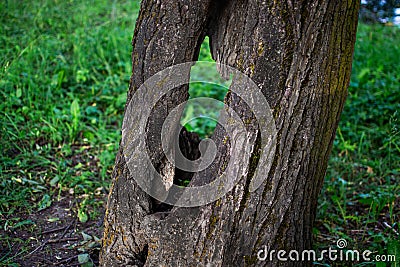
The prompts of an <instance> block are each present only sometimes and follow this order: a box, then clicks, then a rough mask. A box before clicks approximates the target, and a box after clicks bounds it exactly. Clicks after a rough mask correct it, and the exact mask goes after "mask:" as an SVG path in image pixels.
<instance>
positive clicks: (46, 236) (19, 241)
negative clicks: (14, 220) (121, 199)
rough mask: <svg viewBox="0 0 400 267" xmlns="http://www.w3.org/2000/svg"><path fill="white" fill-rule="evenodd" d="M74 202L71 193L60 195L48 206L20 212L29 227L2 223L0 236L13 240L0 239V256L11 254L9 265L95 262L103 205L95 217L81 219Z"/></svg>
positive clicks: (58, 264) (75, 264) (95, 264)
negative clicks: (3, 224)
mask: <svg viewBox="0 0 400 267" xmlns="http://www.w3.org/2000/svg"><path fill="white" fill-rule="evenodd" d="M73 203H74V199H73V197H72V196H65V197H61V198H60V200H59V201H57V202H53V204H52V205H51V206H50V207H48V208H47V209H44V210H42V211H39V212H34V213H32V214H30V215H21V216H20V217H22V218H23V219H24V220H25V221H28V222H29V224H30V225H29V226H28V227H18V228H17V229H16V230H13V228H12V227H10V228H7V227H2V228H1V229H0V236H8V240H13V243H12V244H10V243H8V244H7V243H6V244H5V242H0V258H12V262H13V263H14V264H11V263H10V264H11V265H9V266H35V267H36V266H97V265H98V260H99V251H100V239H101V234H102V229H103V228H102V224H103V214H104V208H103V209H102V210H101V211H100V214H101V215H100V216H99V218H98V219H96V220H95V221H93V220H89V221H88V222H86V223H81V222H79V220H78V219H77V218H78V216H77V215H76V213H75V212H74V208H73ZM1 219H2V220H4V219H6V218H1ZM21 229H22V230H21ZM0 265H1V264H0Z"/></svg>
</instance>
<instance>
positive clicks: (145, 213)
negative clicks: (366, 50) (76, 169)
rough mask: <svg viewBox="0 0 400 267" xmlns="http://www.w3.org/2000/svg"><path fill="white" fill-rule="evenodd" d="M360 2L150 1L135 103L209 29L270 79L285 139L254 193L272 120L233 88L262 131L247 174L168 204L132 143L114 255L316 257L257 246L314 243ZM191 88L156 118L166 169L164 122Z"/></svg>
mask: <svg viewBox="0 0 400 267" xmlns="http://www.w3.org/2000/svg"><path fill="white" fill-rule="evenodd" d="M358 8H359V1H357V0H343V1H336V0H335V1H327V0H315V1H290V0H287V1H244V0H232V1H211V0H199V1H194V0H185V1H178V0H159V1H149V0H144V1H142V3H141V10H140V14H139V18H138V20H137V23H136V29H135V33H134V38H133V53H132V62H133V73H132V78H131V83H130V89H129V92H128V102H129V100H130V99H131V97H132V96H133V94H134V93H135V91H136V90H137V89H138V88H139V87H140V85H141V84H142V83H143V82H144V81H145V80H146V79H147V78H149V77H151V76H152V75H154V74H155V73H157V72H158V71H161V70H163V69H164V68H166V67H169V66H172V65H174V64H178V63H183V62H189V61H193V60H196V59H197V56H198V52H199V47H200V44H201V43H202V41H203V39H204V37H205V36H206V35H208V36H209V37H210V43H211V51H212V55H213V58H214V59H215V60H216V61H217V62H220V63H224V64H227V65H229V66H232V67H235V68H237V69H239V70H240V71H242V72H243V73H245V74H246V75H247V76H248V77H250V78H251V79H252V80H253V81H255V83H256V84H257V85H258V87H259V88H261V91H262V93H263V95H264V96H265V98H266V99H267V101H268V103H269V105H270V107H271V108H272V109H273V115H274V118H275V124H276V128H277V133H278V136H277V146H276V152H275V157H274V160H273V164H272V168H271V170H270V171H269V173H268V175H267V177H266V179H265V180H264V183H263V184H262V186H261V187H260V188H258V190H256V191H254V192H251V193H250V191H249V183H250V180H251V178H252V176H253V175H254V171H255V170H254V169H255V166H256V165H257V162H258V159H259V151H260V149H261V148H260V131H259V130H260V129H259V128H258V127H257V122H256V119H255V117H254V114H253V113H252V111H251V110H250V109H249V107H248V106H247V105H246V104H245V103H244V102H243V101H242V100H241V99H240V98H239V97H237V96H236V95H235V94H234V93H228V95H227V96H226V98H225V102H226V103H227V104H229V106H230V107H232V108H233V109H234V110H235V111H236V112H237V113H238V114H240V116H241V118H242V120H245V121H246V128H247V130H248V131H249V133H250V134H249V135H248V142H249V145H250V146H251V151H252V155H251V157H250V158H249V159H248V160H247V161H245V162H241V163H240V164H242V165H243V168H244V170H245V172H246V175H244V176H243V177H241V179H240V180H239V182H238V183H237V184H236V185H235V187H234V188H233V190H231V191H230V192H229V193H228V194H226V195H225V196H223V197H222V198H221V199H219V200H218V201H215V202H214V203H211V204H209V205H205V206H201V207H196V208H173V209H172V210H168V211H166V212H157V211H159V210H158V209H157V207H159V206H158V203H156V202H155V201H154V200H153V199H152V198H151V197H149V196H148V195H147V194H146V193H145V192H143V191H142V190H141V188H140V187H138V185H137V184H136V182H135V180H134V179H133V177H134V175H135V174H134V173H129V170H128V168H127V166H126V163H125V159H124V156H123V151H122V147H121V148H120V150H119V152H118V154H117V156H116V163H115V168H114V171H113V175H112V178H113V184H112V187H111V190H110V196H109V200H108V206H107V212H106V216H105V225H104V227H105V229H104V237H103V247H102V252H101V265H102V266H134V265H138V266H143V265H144V266H203V265H204V266H205V265H207V264H212V265H210V266H252V265H257V266H278V265H282V266H283V265H285V266H304V265H305V263H304V262H278V261H277V260H276V258H275V259H274V260H273V261H272V262H271V261H258V259H257V252H258V250H260V249H262V248H264V245H265V246H266V247H267V248H268V250H272V249H275V250H279V249H284V250H286V251H290V250H294V249H295V250H298V251H302V250H305V249H310V248H311V241H312V239H311V235H312V227H313V220H314V218H315V211H316V205H317V197H318V194H319V192H320V189H321V186H322V183H323V178H324V174H325V171H326V168H327V162H328V157H329V154H330V151H331V147H332V142H333V139H334V136H335V130H336V128H337V125H338V121H339V117H340V113H341V111H342V108H343V104H344V101H345V98H346V95H347V86H348V83H349V79H350V72H351V60H352V54H353V49H354V42H355V33H356V25H357V15H358ZM220 72H221V74H222V75H226V74H227V73H226V70H224V69H221V70H220ZM187 98H188V93H187V86H182V87H180V88H178V89H177V90H174V91H173V92H171V93H170V94H168V95H166V96H165V97H164V98H163V99H162V101H160V102H159V104H158V105H157V106H156V107H155V108H154V111H153V113H152V114H153V116H152V117H151V119H150V120H149V122H148V131H147V141H148V146H149V151H150V152H149V153H150V154H151V155H152V157H151V158H152V162H153V164H154V166H157V168H158V169H159V170H160V171H161V169H163V168H165V164H164V160H163V157H164V155H163V153H162V149H161V146H160V133H159V132H160V129H161V125H162V123H163V121H164V119H165V117H166V116H167V115H168V111H169V110H171V109H172V108H173V107H175V106H177V105H178V104H180V103H182V102H183V101H185V100H186V99H187ZM128 102H127V103H128ZM143 104H144V105H145V104H146V103H143ZM125 116H130V114H129V112H126V114H125ZM225 136H226V133H225V132H224V130H223V129H222V128H221V127H217V128H216V131H215V133H214V136H213V139H214V141H215V142H216V144H217V147H218V154H217V158H216V160H215V161H214V162H213V164H212V166H210V168H208V169H207V170H205V171H202V172H199V173H196V174H195V175H194V177H193V180H192V185H198V184H204V183H207V182H209V181H211V180H213V179H215V178H216V175H217V174H218V173H220V172H221V171H222V170H223V168H224V166H225V163H226V162H227V161H228V160H229V153H228V151H229V146H230V143H229V142H224V140H225ZM189 143H190V141H189ZM189 151H192V150H190V149H189ZM187 156H188V155H187Z"/></svg>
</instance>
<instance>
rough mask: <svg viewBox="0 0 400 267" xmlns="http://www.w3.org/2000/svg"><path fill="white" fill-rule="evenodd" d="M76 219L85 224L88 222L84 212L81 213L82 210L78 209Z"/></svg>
mask: <svg viewBox="0 0 400 267" xmlns="http://www.w3.org/2000/svg"><path fill="white" fill-rule="evenodd" d="M78 219H79V221H80V222H81V223H85V222H87V221H88V219H89V218H88V216H87V214H86V212H85V211H83V210H82V209H79V210H78Z"/></svg>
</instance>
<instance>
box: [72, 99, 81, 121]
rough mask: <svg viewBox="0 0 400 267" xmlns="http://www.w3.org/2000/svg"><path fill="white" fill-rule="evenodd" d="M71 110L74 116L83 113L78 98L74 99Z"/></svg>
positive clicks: (76, 116)
mask: <svg viewBox="0 0 400 267" xmlns="http://www.w3.org/2000/svg"><path fill="white" fill-rule="evenodd" d="M70 111H71V115H72V117H73V118H78V117H79V116H80V115H81V112H80V108H79V101H78V99H74V101H72V103H71V108H70Z"/></svg>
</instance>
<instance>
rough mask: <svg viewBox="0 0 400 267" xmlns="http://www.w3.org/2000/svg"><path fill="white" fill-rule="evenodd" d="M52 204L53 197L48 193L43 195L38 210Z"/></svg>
mask: <svg viewBox="0 0 400 267" xmlns="http://www.w3.org/2000/svg"><path fill="white" fill-rule="evenodd" d="M50 206H51V197H50V196H49V195H48V194H45V195H44V196H43V197H42V200H40V202H39V203H38V211H41V210H44V209H46V208H48V207H50Z"/></svg>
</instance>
